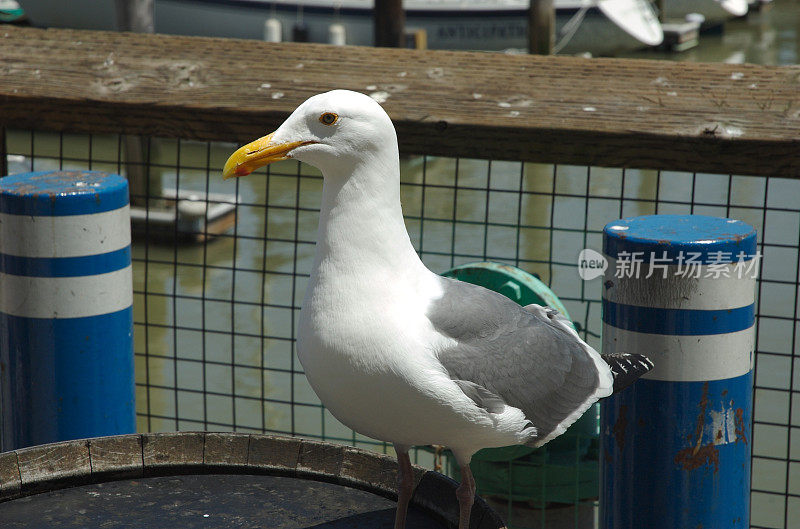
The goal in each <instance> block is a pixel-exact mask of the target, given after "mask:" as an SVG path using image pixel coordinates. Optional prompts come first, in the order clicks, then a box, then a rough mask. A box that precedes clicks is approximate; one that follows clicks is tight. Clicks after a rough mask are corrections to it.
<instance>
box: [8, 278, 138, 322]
mask: <svg viewBox="0 0 800 529" xmlns="http://www.w3.org/2000/svg"><path fill="white" fill-rule="evenodd" d="M131 282H132V273H131V267H130V266H127V267H125V268H122V269H121V270H117V271H115V272H109V273H106V274H99V275H92V276H83V277H30V276H19V275H12V274H5V273H0V285H3V288H2V291H0V312H3V313H5V314H8V315H10V316H18V317H23V318H83V317H86V316H98V315H100V314H108V313H110V312H116V311H118V310H122V309H127V308H128V307H130V306H131V305H132V304H133V294H132V292H131V289H130V286H129V285H131ZM121 287H122V288H121ZM125 287H127V288H125Z"/></svg>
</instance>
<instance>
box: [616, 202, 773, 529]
mask: <svg viewBox="0 0 800 529" xmlns="http://www.w3.org/2000/svg"><path fill="white" fill-rule="evenodd" d="M603 251H604V254H605V256H606V258H607V259H608V261H609V263H608V264H609V266H608V268H607V270H606V275H605V279H604V280H605V283H604V288H603V352H605V353H610V352H617V351H619V352H630V353H644V354H647V355H648V356H649V357H650V358H651V359H652V360H653V362H654V363H655V368H654V369H653V370H652V371H651V372H650V373H648V374H647V375H645V376H644V377H643V378H642V379H641V380H639V381H637V382H636V383H635V384H634V385H633V386H631V387H630V388H628V389H626V390H624V391H622V392H621V393H620V394H618V395H615V396H613V397H611V398H609V399H606V401H605V402H604V403H603V405H602V407H601V422H600V429H601V435H600V437H601V456H600V460H601V494H600V522H601V523H600V527H602V528H604V529H634V528H636V529H639V528H643V527H647V528H648V529H675V528H686V529H690V528H692V529H693V528H697V527H705V528H710V527H726V528H742V529H747V528H749V527H750V516H749V512H750V510H749V507H750V450H751V446H750V442H751V422H752V392H753V371H752V365H753V350H754V333H753V323H754V298H755V282H756V279H755V278H756V275H757V271H758V258H757V257H758V256H757V255H756V231H755V229H754V228H753V227H752V226H749V225H748V224H745V223H744V222H741V221H737V220H731V219H723V218H716V217H705V216H700V215H650V216H644V217H633V218H626V219H621V220H616V221H614V222H611V223H609V224H608V225H606V227H605V229H604V236H603ZM637 262H638V264H637ZM648 276H649V277H648Z"/></svg>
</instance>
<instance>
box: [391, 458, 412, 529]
mask: <svg viewBox="0 0 800 529" xmlns="http://www.w3.org/2000/svg"><path fill="white" fill-rule="evenodd" d="M394 449H395V451H396V452H397V467H398V474H397V514H396V515H395V517H394V529H405V527H406V513H407V512H408V502H409V501H411V493H412V492H413V491H414V480H413V477H412V472H411V459H410V458H409V457H408V447H406V446H401V445H397V444H395V445H394Z"/></svg>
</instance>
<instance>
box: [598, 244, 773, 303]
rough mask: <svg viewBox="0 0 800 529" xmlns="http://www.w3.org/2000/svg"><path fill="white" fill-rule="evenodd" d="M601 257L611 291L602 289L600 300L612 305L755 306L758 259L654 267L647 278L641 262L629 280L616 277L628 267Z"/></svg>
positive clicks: (646, 267) (611, 258) (627, 270)
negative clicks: (606, 263)
mask: <svg viewBox="0 0 800 529" xmlns="http://www.w3.org/2000/svg"><path fill="white" fill-rule="evenodd" d="M604 257H605V258H606V260H608V269H607V272H606V278H607V281H612V282H613V283H614V285H613V286H614V288H606V289H604V292H603V298H604V299H607V300H609V301H613V302H614V303H619V304H623V305H639V306H642V307H657V308H663V309H693V310H719V309H735V308H738V307H744V306H746V305H752V304H753V303H755V292H756V288H755V287H756V274H757V273H758V262H757V260H753V259H750V260H748V261H742V263H741V264H739V263H722V264H717V265H707V264H704V265H698V266H696V267H693V268H687V267H686V266H684V267H682V268H679V267H678V266H677V265H666V266H664V267H663V269H662V268H654V269H653V270H652V275H651V276H650V277H647V275H648V274H649V273H650V269H649V268H648V267H649V264H648V263H647V262H646V261H645V262H642V263H641V268H640V270H639V271H638V272H639V273H638V278H637V279H636V280H631V279H629V278H625V277H621V278H620V277H615V271H617V270H626V272H625V273H628V272H630V265H627V264H618V263H617V260H616V259H614V258H613V257H609V256H607V255H605V256H604ZM609 276H610V277H609ZM607 286H608V285H607Z"/></svg>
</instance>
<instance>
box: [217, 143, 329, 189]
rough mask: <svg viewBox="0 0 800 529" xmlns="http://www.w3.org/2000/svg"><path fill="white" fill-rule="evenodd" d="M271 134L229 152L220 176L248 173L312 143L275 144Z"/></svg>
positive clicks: (228, 176)
mask: <svg viewBox="0 0 800 529" xmlns="http://www.w3.org/2000/svg"><path fill="white" fill-rule="evenodd" d="M272 134H274V132H273V133H272ZM272 134H267V135H266V136H264V137H263V138H259V139H257V140H256V141H253V142H250V143H248V144H247V145H245V146H244V147H240V148H239V149H237V150H236V152H234V153H233V154H231V156H230V158H228V161H227V162H225V168H224V169H223V171H222V177H223V178H224V179H228V178H233V177H235V176H246V175H249V174H250V173H252V172H253V171H255V170H256V169H258V168H259V167H263V166H265V165H267V164H271V163H272V162H278V161H280V160H286V159H288V158H289V153H290V152H291V151H292V150H294V149H296V148H297V147H300V146H301V145H308V144H309V143H314V142H313V141H290V142H287V143H278V144H275V143H273V142H272Z"/></svg>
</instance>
